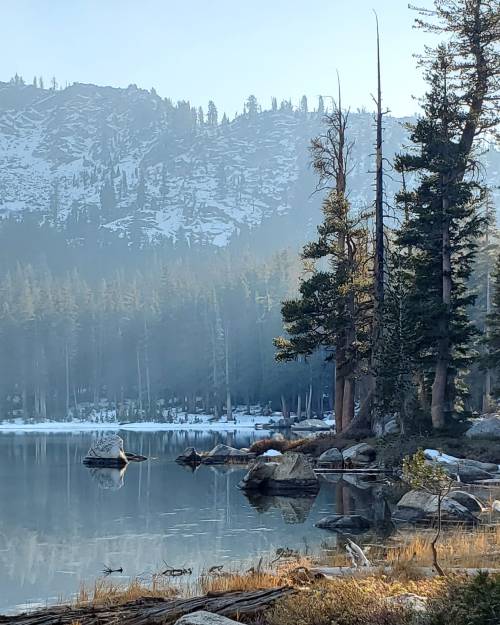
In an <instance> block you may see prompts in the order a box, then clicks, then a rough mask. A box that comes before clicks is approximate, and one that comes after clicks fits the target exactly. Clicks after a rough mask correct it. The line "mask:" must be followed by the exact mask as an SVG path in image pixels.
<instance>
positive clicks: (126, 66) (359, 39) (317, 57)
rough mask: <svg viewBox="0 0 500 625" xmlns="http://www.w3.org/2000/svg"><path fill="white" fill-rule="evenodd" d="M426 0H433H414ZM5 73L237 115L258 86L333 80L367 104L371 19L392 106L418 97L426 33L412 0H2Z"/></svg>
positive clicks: (288, 94)
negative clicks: (121, 90)
mask: <svg viewBox="0 0 500 625" xmlns="http://www.w3.org/2000/svg"><path fill="white" fill-rule="evenodd" d="M418 4H419V5H423V6H431V5H432V1H431V0H419V2H418ZM0 7H1V9H2V11H1V15H2V24H3V25H4V28H3V29H2V37H1V38H0V79H1V80H7V79H8V78H10V77H11V76H12V75H13V74H14V73H15V72H18V73H19V74H21V75H23V77H24V78H25V79H26V80H30V81H31V79H32V77H33V75H35V74H36V75H37V76H38V75H40V74H41V75H43V77H44V79H45V82H46V84H48V83H49V80H50V78H51V77H52V76H53V75H55V76H56V77H57V79H58V81H59V82H60V83H62V84H64V83H65V82H66V81H68V82H73V81H77V82H92V83H96V84H100V85H113V86H123V87H126V86H127V85H128V84H130V83H136V84H137V85H138V86H139V87H144V88H147V89H149V88H151V87H155V89H156V90H157V91H158V93H159V94H160V95H161V96H169V97H171V98H172V99H174V100H177V99H189V100H191V102H192V104H195V105H200V104H201V105H203V106H206V103H207V101H208V100H209V99H213V100H215V102H216V104H217V106H218V108H219V110H220V111H223V110H225V111H227V112H228V113H229V114H230V115H232V114H233V113H234V112H236V111H241V109H242V103H243V101H244V100H245V99H246V97H247V96H248V95H249V94H250V93H254V94H255V95H256V96H257V98H258V99H259V101H260V102H261V103H262V104H263V105H264V106H265V107H266V108H267V107H269V105H270V99H271V96H276V97H277V98H278V100H281V99H285V98H286V99H288V98H292V100H293V101H294V102H297V101H298V99H299V98H300V96H301V95H302V94H303V93H305V94H306V95H307V96H308V97H309V98H311V100H310V107H311V108H312V105H315V102H316V96H317V95H318V94H320V93H322V94H331V93H333V92H334V90H335V81H336V78H335V71H336V69H338V70H339V72H340V74H341V79H342V84H343V90H344V100H345V102H346V104H349V105H350V106H351V107H353V108H356V107H358V106H363V105H366V106H367V107H369V108H371V107H372V104H371V98H370V93H372V92H373V91H374V89H375V67H374V51H375V31H374V16H373V13H372V9H376V10H377V12H378V15H379V20H380V28H381V35H382V59H383V80H384V97H385V103H386V105H387V106H388V107H389V108H390V109H391V110H392V111H393V113H394V114H396V115H404V114H411V113H413V112H414V111H415V110H416V109H417V104H416V103H415V102H414V101H412V99H411V95H412V94H413V95H420V94H421V92H422V89H423V85H422V82H421V79H420V75H419V72H418V71H417V69H416V68H415V59H413V58H412V54H413V53H414V52H418V51H420V50H421V49H422V47H423V43H424V37H425V35H423V34H422V33H420V32H419V31H416V30H415V29H413V28H412V23H413V19H414V14H413V12H412V11H410V10H409V9H408V8H407V2H406V0H316V1H315V2H310V1H309V2H308V1H306V0H246V2H241V1H240V2H238V1H237V0H187V1H183V2H181V1H174V0H0Z"/></svg>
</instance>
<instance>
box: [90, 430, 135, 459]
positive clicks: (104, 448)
mask: <svg viewBox="0 0 500 625" xmlns="http://www.w3.org/2000/svg"><path fill="white" fill-rule="evenodd" d="M84 462H85V463H86V464H89V465H95V466H106V465H107V466H123V465H125V464H127V463H128V460H127V457H126V455H125V452H124V451H123V439H122V438H121V437H120V436H118V435H117V434H110V435H109V436H103V437H102V438H99V439H97V440H96V441H94V443H93V444H92V446H91V447H90V449H89V451H88V453H87V456H86V458H85V459H84Z"/></svg>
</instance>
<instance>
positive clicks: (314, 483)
mask: <svg viewBox="0 0 500 625" xmlns="http://www.w3.org/2000/svg"><path fill="white" fill-rule="evenodd" d="M240 488H241V489H243V490H247V491H252V490H253V491H255V490H260V491H261V492H267V493H274V494H287V493H297V492H299V493H300V492H317V491H318V490H319V481H318V478H317V477H316V475H315V473H314V470H313V468H312V466H311V464H310V462H309V460H308V458H307V457H306V456H305V455H304V454H299V453H292V452H288V453H286V454H284V455H283V456H282V458H281V459H280V461H279V462H263V461H258V462H256V463H255V464H254V465H253V466H252V467H250V470H249V471H248V473H247V474H246V475H245V477H244V478H243V480H242V481H241V482H240Z"/></svg>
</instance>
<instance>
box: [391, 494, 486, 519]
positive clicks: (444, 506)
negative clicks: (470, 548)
mask: <svg viewBox="0 0 500 625" xmlns="http://www.w3.org/2000/svg"><path fill="white" fill-rule="evenodd" d="M408 511H410V512H408ZM437 512H438V497H437V495H432V494H430V493H427V492H425V491H422V490H411V491H409V492H407V493H406V494H405V495H403V497H402V498H401V499H400V500H399V501H398V503H397V510H396V512H395V514H394V515H393V519H394V520H395V521H402V520H404V521H410V522H416V521H420V520H422V521H424V520H432V519H434V518H435V517H436V515H437ZM441 519H442V520H443V521H460V522H461V523H465V524H467V525H475V524H476V523H477V522H478V518H477V517H476V516H475V515H474V514H472V512H471V511H470V510H468V509H467V508H466V507H465V506H464V505H462V504H461V503H459V502H458V501H455V500H454V499H452V498H451V497H444V498H443V499H442V501H441Z"/></svg>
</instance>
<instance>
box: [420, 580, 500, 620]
mask: <svg viewBox="0 0 500 625" xmlns="http://www.w3.org/2000/svg"><path fill="white" fill-rule="evenodd" d="M428 623H429V625H498V624H499V623H500V575H498V574H496V575H489V574H488V573H479V574H478V575H476V576H475V577H473V578H469V579H466V580H464V579H463V578H461V579H460V578H457V579H452V580H451V581H450V582H449V584H448V587H447V589H446V592H445V593H444V595H443V596H441V597H439V598H437V599H434V600H432V601H431V603H430V604H429V621H428Z"/></svg>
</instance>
